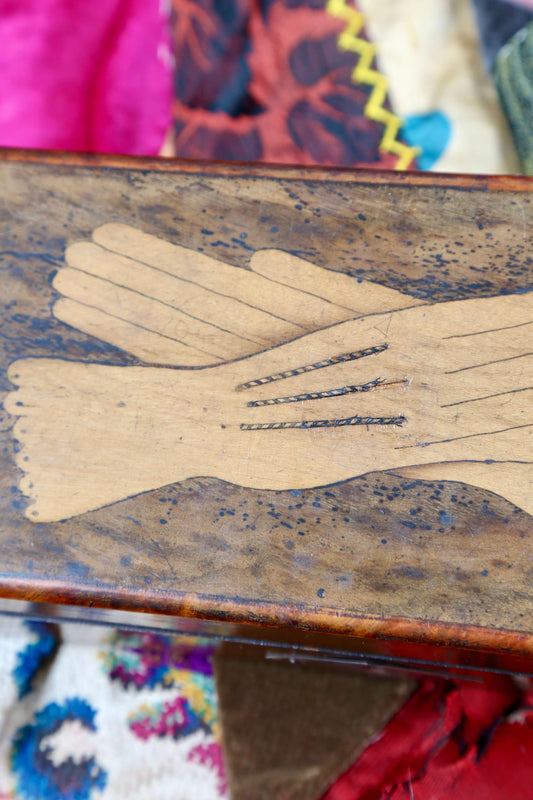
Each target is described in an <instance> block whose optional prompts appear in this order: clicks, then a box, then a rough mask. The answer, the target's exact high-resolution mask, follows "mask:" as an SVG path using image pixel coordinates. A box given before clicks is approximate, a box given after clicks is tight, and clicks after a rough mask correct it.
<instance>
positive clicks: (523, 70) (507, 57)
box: [494, 22, 533, 175]
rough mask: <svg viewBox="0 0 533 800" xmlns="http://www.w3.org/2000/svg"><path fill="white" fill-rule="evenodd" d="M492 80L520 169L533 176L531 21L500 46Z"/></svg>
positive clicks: (532, 36)
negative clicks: (512, 140) (507, 124)
mask: <svg viewBox="0 0 533 800" xmlns="http://www.w3.org/2000/svg"><path fill="white" fill-rule="evenodd" d="M494 80H495V83H496V87H497V89H498V94H499V96H500V102H501V104H502V108H503V110H504V112H505V115H506V117H507V120H508V122H509V126H510V128H511V132H512V135H513V139H514V143H515V147H516V150H517V153H518V158H519V160H520V166H521V169H522V172H523V173H524V174H525V175H533V22H530V23H528V25H526V26H525V27H523V28H521V30H519V31H518V33H516V34H515V35H514V36H513V37H512V38H511V39H510V41H509V42H508V43H507V44H506V45H505V46H504V47H502V49H501V50H500V52H499V54H498V56H497V58H496V63H495V67H494Z"/></svg>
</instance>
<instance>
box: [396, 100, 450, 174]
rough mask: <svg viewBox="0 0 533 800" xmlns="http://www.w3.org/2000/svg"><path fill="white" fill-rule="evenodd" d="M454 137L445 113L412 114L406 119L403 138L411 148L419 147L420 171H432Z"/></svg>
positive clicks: (418, 162) (402, 132)
mask: <svg viewBox="0 0 533 800" xmlns="http://www.w3.org/2000/svg"><path fill="white" fill-rule="evenodd" d="M451 135H452V123H451V122H450V119H449V117H448V116H447V115H446V114H445V113H444V112H443V111H438V110H437V111H431V112H428V113H426V114H411V115H410V116H408V117H406V119H405V121H404V124H403V126H402V130H401V136H402V138H403V139H404V141H406V142H407V143H408V144H410V145H411V147H418V148H419V149H420V153H419V155H418V156H417V158H416V163H417V166H418V168H419V169H423V170H426V169H431V168H432V167H433V165H434V164H435V163H436V162H437V161H438V160H439V158H440V157H441V155H442V154H443V153H444V151H445V150H446V148H447V146H448V143H449V141H450V139H451Z"/></svg>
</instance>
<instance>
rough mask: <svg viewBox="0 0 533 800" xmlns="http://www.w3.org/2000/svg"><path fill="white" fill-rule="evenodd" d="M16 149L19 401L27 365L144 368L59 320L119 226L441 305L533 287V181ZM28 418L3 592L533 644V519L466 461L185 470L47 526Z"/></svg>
mask: <svg viewBox="0 0 533 800" xmlns="http://www.w3.org/2000/svg"><path fill="white" fill-rule="evenodd" d="M19 158H20V156H19V155H17V154H13V153H9V154H6V157H5V158H4V160H3V162H2V163H0V185H1V187H2V198H3V202H2V205H1V207H0V217H1V224H2V262H1V265H0V266H1V269H2V272H1V273H0V275H1V277H0V280H1V282H2V304H3V308H2V315H1V316H2V327H1V329H0V348H2V352H1V359H2V360H1V369H2V371H3V372H2V377H1V378H0V380H1V381H2V382H1V390H2V391H3V392H5V393H8V392H10V391H11V393H12V390H13V388H14V386H13V383H11V382H10V381H9V379H8V378H7V374H6V370H7V368H8V366H9V365H10V364H12V363H13V362H16V361H17V360H19V359H28V358H30V359H36V360H37V359H43V358H44V359H60V360H62V361H76V362H78V363H81V364H87V365H89V364H95V363H97V364H98V365H99V366H100V367H102V366H106V367H108V368H112V367H122V366H130V367H133V366H136V367H138V368H141V367H142V366H143V364H144V363H145V362H143V360H142V359H139V357H138V356H134V355H131V354H127V353H125V352H124V351H122V350H119V349H117V348H116V347H113V346H112V345H110V344H106V343H105V342H104V341H102V339H99V338H96V337H94V336H91V335H88V334H86V333H83V332H81V331H80V330H77V329H76V328H74V327H70V326H67V325H66V324H65V323H64V322H61V321H60V319H58V318H56V316H54V313H53V311H52V306H53V304H54V302H55V301H56V300H57V299H58V290H57V289H56V288H54V286H55V285H56V282H55V281H54V277H55V274H56V273H57V271H58V270H61V269H64V267H65V251H66V249H67V248H68V247H69V246H70V245H73V244H74V243H76V242H80V241H88V240H90V238H91V236H92V234H93V231H95V230H96V229H98V228H99V227H100V226H102V225H104V224H106V223H109V222H113V223H120V224H125V225H129V226H133V227H135V228H137V229H139V230H142V231H144V232H145V233H148V234H152V235H153V236H156V237H158V238H159V239H163V240H166V241H167V242H172V243H174V244H175V245H181V246H184V247H186V248H188V249H189V250H193V251H196V252H201V253H205V254H207V255H209V256H214V257H216V258H217V259H219V260H221V261H223V262H225V263H226V264H229V265H232V266H234V267H237V268H241V269H243V268H244V269H249V263H250V258H251V256H252V255H253V253H254V252H256V251H264V250H267V249H271V250H281V251H285V252H289V253H291V254H293V255H294V256H297V257H299V258H301V259H305V261H307V262H311V263H312V264H313V265H315V266H319V267H325V268H327V269H329V270H334V271H337V272H339V273H346V274H347V275H351V276H352V278H353V280H355V281H357V280H363V281H372V282H375V283H377V284H379V285H380V286H383V287H386V288H387V289H388V290H393V291H395V292H401V293H402V294H403V295H408V296H410V297H411V298H412V304H413V305H419V304H420V303H421V302H423V303H424V306H428V307H429V308H431V307H432V305H433V304H435V303H444V302H449V301H455V300H463V299H467V300H468V301H469V302H475V298H478V299H480V298H495V299H496V301H497V300H498V299H499V298H498V296H499V295H505V294H508V293H510V292H511V293H513V292H514V293H516V292H519V293H520V292H524V291H525V290H528V289H531V285H532V276H533V270H532V266H531V258H530V256H529V252H530V247H531V234H530V231H531V221H532V216H533V212H532V207H531V195H530V190H531V184H530V182H529V181H527V180H525V179H514V178H513V179H473V178H465V179H460V178H455V179H454V178H449V177H448V178H441V177H440V176H437V177H436V178H435V179H434V185H431V182H430V176H412V177H410V176H408V177H406V176H395V175H379V176H376V175H373V174H371V173H370V174H365V173H356V174H353V173H342V172H334V171H332V172H326V171H324V170H317V171H312V170H310V171H301V170H283V169H277V168H276V169H274V170H272V172H270V173H269V171H268V170H265V169H260V168H258V167H253V168H251V167H243V168H242V169H239V168H238V167H235V166H231V167H225V166H216V167H214V168H211V169H210V168H208V167H207V166H205V165H194V164H190V163H189V164H185V165H176V164H168V165H166V164H163V163H162V162H155V163H154V162H150V163H145V162H142V161H138V162H135V161H132V160H129V161H122V162H120V160H119V161H109V162H107V163H106V162H105V160H104V161H102V160H101V159H98V163H97V165H96V166H94V165H92V164H90V161H88V162H87V163H86V164H84V163H83V159H81V158H80V157H72V158H71V159H70V163H69V160H68V159H67V160H66V163H65V159H64V158H63V157H61V156H58V155H52V156H50V157H49V159H48V163H47V160H46V159H43V158H42V157H40V156H32V155H30V156H29V157H27V158H26V160H25V161H22V160H18V159H19ZM228 176H230V177H228ZM59 291H60V289H59ZM524 296H525V295H523V294H518V295H516V297H517V298H523V297H524ZM501 299H502V301H505V302H506V303H507V304H509V302H510V301H509V298H503V297H502V298H501ZM490 303H492V304H493V305H494V303H495V300H494V299H493V300H491V301H490V302H489V304H490ZM493 305H491V309H492V307H493ZM509 308H510V309H511V310H510V311H509V312H505V313H508V314H509V316H511V317H513V319H514V314H515V312H514V310H513V309H512V305H510V306H509ZM402 313H403V314H406V313H407V312H402ZM410 313H414V312H410ZM493 316H494V312H493V310H491V311H489V313H488V314H487V317H488V321H489V322H490V318H492V317H493ZM510 324H513V322H512V320H511V323H510ZM315 335H317V334H315ZM41 363H43V364H44V362H41ZM526 378H527V373H524V374H523V375H522V377H521V380H525V379H526ZM526 384H527V380H526V383H525V384H524V387H523V388H527V385H530V384H527V385H526ZM12 397H16V395H13V393H12ZM15 402H16V401H15ZM8 407H9V406H8ZM11 411H16V408H15V409H13V408H11ZM14 421H15V420H14V416H13V415H12V414H8V413H7V412H6V413H4V414H3V417H2V423H1V425H2V430H3V432H2V437H3V438H2V453H1V458H2V466H1V477H0V480H1V482H2V489H1V500H0V502H1V504H2V505H1V507H0V536H1V543H0V552H1V558H2V565H1V572H2V578H1V579H0V587H1V588H0V593H1V594H2V595H3V596H5V597H19V598H25V599H35V600H41V601H52V602H53V601H54V600H59V601H61V600H63V601H65V602H74V603H81V604H84V603H86V604H89V603H91V604H95V605H102V606H105V607H112V608H113V607H115V608H127V607H130V608H136V609H143V610H145V611H147V612H157V613H179V614H182V615H184V616H199V617H206V618H211V619H217V618H218V619H224V620H225V621H229V622H231V621H235V622H244V623H257V624H263V625H269V626H282V627H287V628H289V629H290V628H301V629H306V628H314V629H317V630H323V631H330V632H332V633H333V632H335V633H341V634H343V635H346V636H352V637H353V636H388V637H392V638H394V637H396V638H398V639H402V640H406V641H413V642H414V641H417V640H424V641H427V642H442V643H449V642H454V643H455V644H463V645H465V646H472V647H481V648H483V647H485V648H488V649H490V648H492V649H494V650H496V651H497V650H498V649H500V650H506V651H510V652H512V653H527V652H531V650H532V649H533V636H532V635H531V634H532V627H533V626H532V619H531V594H532V590H531V575H532V570H533V564H532V557H531V537H532V533H533V527H532V517H531V516H530V515H529V514H527V513H526V512H525V511H524V510H521V509H520V508H518V507H517V505H516V504H512V503H510V502H509V501H508V500H505V499H504V498H503V497H502V495H501V491H500V494H494V493H491V492H489V491H487V490H486V489H481V488H479V487H478V488H475V487H474V486H473V485H471V484H467V483H464V482H463V483H459V482H457V472H455V473H454V468H453V466H452V465H449V464H447V465H445V466H446V469H447V470H448V471H447V472H446V474H444V472H443V471H441V472H440V473H439V472H438V470H437V472H435V468H434V467H431V466H428V467H426V469H427V470H433V473H431V472H427V473H426V475H425V476H422V475H421V473H420V472H419V473H418V474H417V473H413V474H408V473H407V472H402V471H400V467H398V468H396V467H394V465H391V466H392V471H389V472H376V471H373V472H371V473H369V474H368V473H367V474H364V475H359V477H352V478H348V479H344V477H343V479H342V480H341V481H340V482H339V479H338V478H337V482H336V483H335V485H329V486H325V487H324V486H322V488H320V487H319V488H305V481H304V488H302V485H295V486H294V487H293V488H292V490H291V489H286V490H285V489H279V490H276V491H275V490H273V489H271V488H267V489H261V488H244V487H243V486H241V485H238V483H237V482H229V481H223V480H221V479H220V478H213V477H205V478H204V477H200V478H198V477H193V478H191V477H187V476H185V478H184V480H181V481H180V482H171V483H168V484H167V485H161V484H160V485H159V486H158V487H157V488H155V489H154V490H152V491H150V492H145V493H143V494H139V495H137V496H134V497H129V498H128V499H124V500H122V501H120V502H115V503H113V504H112V505H108V506H106V507H103V508H96V509H95V510H91V511H89V512H86V513H81V514H78V515H75V516H71V518H69V519H67V520H66V521H63V522H31V521H29V520H28V519H27V518H26V516H25V512H26V510H27V509H28V507H29V506H28V498H27V496H26V495H25V494H23V492H21V486H22V487H23V488H24V485H23V484H21V480H22V477H23V475H22V471H21V470H19V469H18V468H17V466H16V461H17V456H18V455H19V454H18V453H17V452H16V450H17V448H18V447H19V444H18V443H17V442H16V441H14V437H13V433H12V427H13V424H14ZM523 441H525V440H523ZM521 445H522V442H520V441H519V442H517V444H516V446H517V447H520V446H521ZM22 452H23V451H22V450H21V451H20V454H22ZM152 455H153V454H152ZM272 455H273V457H275V453H273V454H272ZM526 456H527V454H526ZM138 457H139V456H138ZM302 457H303V456H302V454H300V455H299V458H300V459H301V458H302ZM461 457H462V458H468V454H467V455H466V456H461ZM484 457H485V458H486V457H489V456H484ZM315 460H316V458H315ZM524 460H525V458H524ZM22 466H23V464H22ZM402 469H404V468H403V466H402ZM513 470H517V467H516V466H512V467H509V470H507V471H506V473H505V474H506V475H507V476H509V475H513ZM134 472H135V464H133V465H131V464H124V474H126V475H127V474H129V473H134ZM163 472H164V470H163ZM354 475H355V473H354ZM521 475H522V472H521V471H520V470H519V468H518V470H517V471H516V476H517V477H516V479H511V480H509V478H507V480H508V481H509V484H513V485H514V484H519V482H520V479H521V477H520V476H521ZM470 477H471V481H472V482H475V481H474V477H475V476H473V475H472V474H471V476H470ZM462 480H463V481H464V478H463V479H462ZM318 483H320V481H318ZM482 485H486V482H485V483H482ZM495 486H496V488H498V489H499V487H500V484H499V483H498V482H496V483H495ZM58 491H59V496H60V494H61V487H58ZM65 492H68V486H67V485H65ZM509 496H510V491H509V492H508V493H507V497H509ZM522 496H523V492H522ZM519 497H520V494H519V493H517V495H516V498H519ZM516 498H515V503H516ZM530 499H531V498H526V500H525V501H524V503H523V504H522V507H524V506H526V505H527V502H526V501H530ZM65 516H69V514H65Z"/></svg>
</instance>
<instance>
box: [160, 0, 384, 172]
mask: <svg viewBox="0 0 533 800" xmlns="http://www.w3.org/2000/svg"><path fill="white" fill-rule="evenodd" d="M172 5H173V15H172V33H173V41H174V57H175V61H176V71H175V87H174V88H175V100H174V108H173V119H174V131H175V148H176V155H177V156H179V157H182V158H201V159H206V158H207V159H221V160H240V161H263V162H277V163H293V164H301V165H308V164H324V165H331V166H362V165H365V166H375V167H378V168H393V167H395V166H396V162H397V161H398V157H397V155H394V154H391V153H389V152H387V151H386V150H384V149H383V148H382V146H381V143H382V139H383V134H384V125H383V124H382V123H380V122H376V121H373V120H372V119H369V118H367V117H366V116H365V107H366V105H367V102H368V99H369V97H370V95H371V92H372V89H373V86H372V85H371V84H368V83H364V82H357V81H354V78H353V76H352V73H353V70H354V68H355V66H356V65H357V63H358V59H359V57H360V56H359V55H358V54H357V53H354V52H350V51H346V50H342V49H341V48H340V47H339V36H340V35H341V33H342V32H343V31H344V29H345V27H346V22H345V20H343V19H341V18H337V17H335V16H334V15H333V14H332V13H330V11H329V10H328V4H327V2H326V0H305V1H304V0H256V1H255V2H253V1H252V0H195V2H191V0H172ZM349 6H350V7H351V8H355V7H354V6H353V4H351V3H350V4H349ZM359 35H360V36H361V37H365V33H364V31H361V33H360V34H359Z"/></svg>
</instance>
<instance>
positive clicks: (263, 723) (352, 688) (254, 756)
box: [215, 645, 415, 800]
mask: <svg viewBox="0 0 533 800" xmlns="http://www.w3.org/2000/svg"><path fill="white" fill-rule="evenodd" d="M215 676H216V681H217V690H218V696H219V708H220V718H221V723H222V730H223V737H224V752H225V759H226V769H227V773H228V779H229V785H230V789H231V797H232V800H272V799H273V798H276V800H317V799H318V798H319V797H320V796H321V795H322V794H323V792H324V791H326V789H327V788H328V787H329V786H330V785H331V783H333V781H334V780H335V779H336V778H337V777H338V776H339V775H340V774H341V773H342V772H344V770H346V769H347V768H348V767H349V766H350V765H351V764H352V762H353V761H354V760H355V758H357V756H358V755H359V754H360V753H361V752H362V751H363V749H364V748H365V747H366V746H367V744H368V743H369V742H370V740H371V739H372V738H373V737H374V736H375V735H376V734H377V733H378V732H379V731H380V730H381V729H382V727H383V726H384V725H385V723H386V722H387V721H388V720H389V719H390V717H392V716H393V714H394V713H395V712H396V711H397V710H398V709H399V708H400V707H401V705H402V704H403V703H404V701H405V700H406V699H407V697H408V696H409V694H410V693H411V692H412V690H413V688H414V686H415V683H414V682H413V681H411V680H398V679H389V678H382V677H376V676H373V675H369V674H368V673H365V672H361V671H355V670H353V669H351V670H348V671H347V670H346V669H342V670H341V669H339V668H338V667H336V666H334V665H331V664H328V663H327V662H326V663H321V664H313V665H312V666H311V665H308V664H305V665H303V664H298V663H290V662H289V661H287V660H283V661H279V660H267V659H265V656H264V653H263V654H262V653H260V652H259V651H254V650H250V649H248V648H239V646H236V645H224V646H223V647H222V648H220V650H219V651H218V654H217V656H216V658H215Z"/></svg>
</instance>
